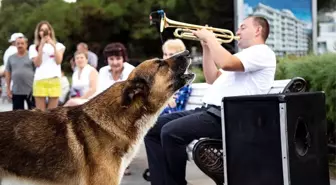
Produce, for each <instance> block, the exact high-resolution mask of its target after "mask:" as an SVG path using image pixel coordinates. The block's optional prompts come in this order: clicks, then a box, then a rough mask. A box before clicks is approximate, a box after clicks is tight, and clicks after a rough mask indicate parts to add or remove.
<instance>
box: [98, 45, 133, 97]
mask: <svg viewBox="0 0 336 185" xmlns="http://www.w3.org/2000/svg"><path fill="white" fill-rule="evenodd" d="M104 57H105V58H106V60H107V63H108V65H107V66H105V67H102V68H101V69H100V70H99V85H98V92H99V93H101V92H102V91H104V90H106V89H107V88H109V87H111V86H112V85H113V84H114V83H116V82H120V81H124V80H126V79H127V78H128V75H129V74H130V73H131V72H132V70H133V69H134V66H132V65H131V64H129V63H127V62H126V61H127V60H128V56H127V51H126V48H125V46H124V45H123V44H122V43H119V42H115V43H111V44H108V45H107V46H106V47H105V49H104Z"/></svg>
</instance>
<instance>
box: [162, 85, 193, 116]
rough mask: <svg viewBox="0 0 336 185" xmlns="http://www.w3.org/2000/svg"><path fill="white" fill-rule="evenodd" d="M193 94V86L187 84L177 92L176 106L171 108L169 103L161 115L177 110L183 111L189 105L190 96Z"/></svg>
mask: <svg viewBox="0 0 336 185" xmlns="http://www.w3.org/2000/svg"><path fill="white" fill-rule="evenodd" d="M190 94H191V86H190V85H186V86H184V87H182V88H181V89H180V90H179V91H178V92H177V93H176V96H177V97H176V99H175V102H176V107H174V108H171V107H169V105H168V106H167V107H166V108H165V109H164V110H163V111H162V113H161V115H163V114H167V113H172V112H177V111H183V110H184V109H185V107H186V105H187V102H188V99H189V96H190Z"/></svg>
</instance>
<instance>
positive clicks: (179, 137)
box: [151, 110, 222, 185]
mask: <svg viewBox="0 0 336 185" xmlns="http://www.w3.org/2000/svg"><path fill="white" fill-rule="evenodd" d="M221 131H222V129H221V121H220V117H217V116H214V115H212V114H209V113H208V112H207V111H206V110H204V111H202V112H197V113H194V114H192V115H188V116H185V117H182V118H179V119H176V120H173V121H171V122H169V123H168V124H166V125H164V126H163V127H162V130H161V145H162V150H163V154H164V157H165V160H164V162H165V163H163V164H161V165H162V166H163V167H165V168H166V169H165V183H166V185H186V184H187V181H186V179H185V175H186V163H187V153H186V147H187V145H188V144H189V143H190V142H191V141H193V140H194V139H199V138H202V137H212V138H221V136H222V132H221ZM151 178H152V174H151Z"/></svg>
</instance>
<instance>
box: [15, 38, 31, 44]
mask: <svg viewBox="0 0 336 185" xmlns="http://www.w3.org/2000/svg"><path fill="white" fill-rule="evenodd" d="M17 39H23V40H24V41H25V42H26V43H28V39H27V38H26V37H18V38H16V40H17ZM16 40H15V41H14V42H16Z"/></svg>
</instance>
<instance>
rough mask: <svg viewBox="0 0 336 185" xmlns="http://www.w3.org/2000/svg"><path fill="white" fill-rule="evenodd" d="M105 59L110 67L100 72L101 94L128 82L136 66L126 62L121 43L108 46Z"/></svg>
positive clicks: (128, 173)
mask: <svg viewBox="0 0 336 185" xmlns="http://www.w3.org/2000/svg"><path fill="white" fill-rule="evenodd" d="M104 57H105V58H106V60H107V63H108V65H107V66H105V67H102V68H100V70H99V85H98V89H99V90H98V92H99V93H101V92H102V91H104V90H106V89H108V88H109V87H111V86H112V85H113V84H114V83H116V82H120V81H124V80H126V79H127V78H128V75H129V74H130V73H131V72H132V70H133V69H134V66H132V65H131V64H129V63H127V62H126V61H127V60H128V55H127V50H126V47H125V46H124V45H123V44H122V43H120V42H114V43H111V44H108V45H107V46H106V47H105V48H104ZM124 175H131V171H130V170H129V167H127V168H126V170H125V172H124Z"/></svg>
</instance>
